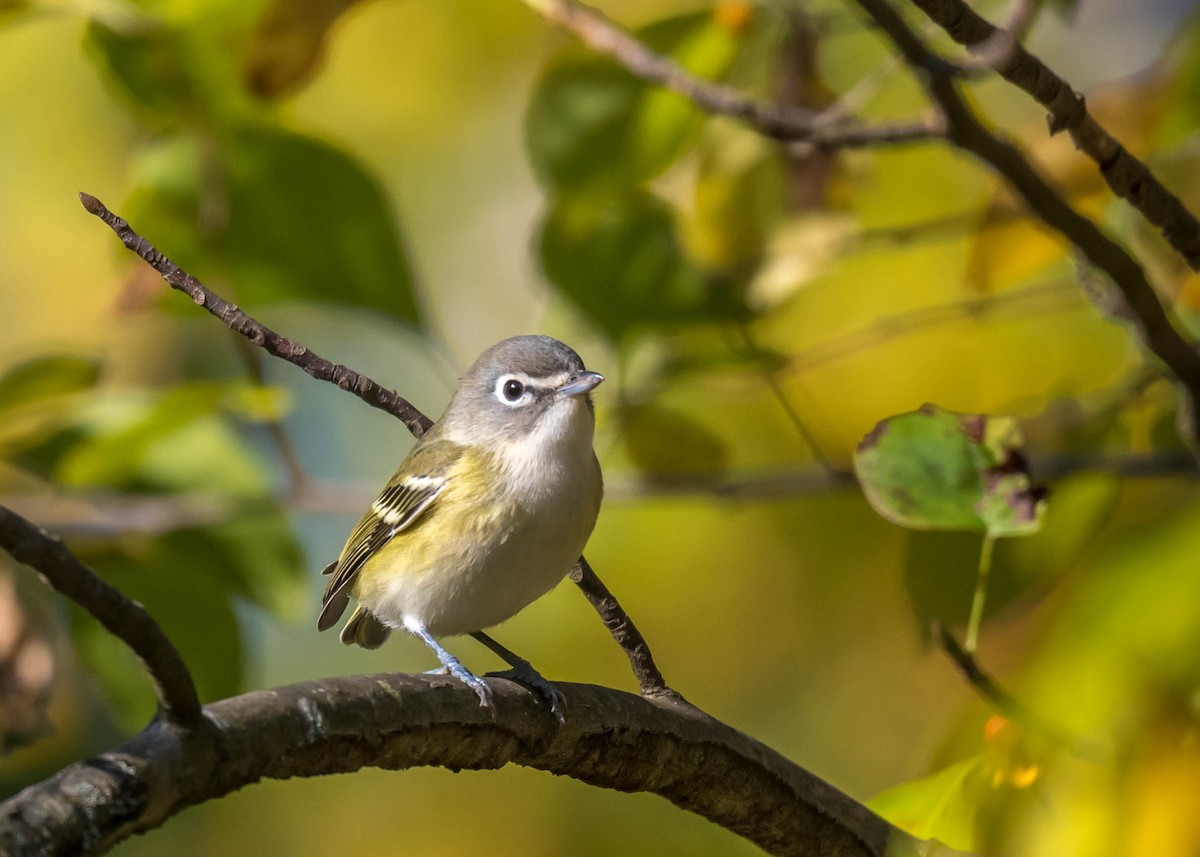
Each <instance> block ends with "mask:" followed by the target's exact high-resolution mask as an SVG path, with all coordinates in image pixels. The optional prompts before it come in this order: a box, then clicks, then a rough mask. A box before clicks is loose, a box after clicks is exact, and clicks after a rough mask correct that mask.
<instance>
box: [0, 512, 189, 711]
mask: <svg viewBox="0 0 1200 857" xmlns="http://www.w3.org/2000/svg"><path fill="white" fill-rule="evenodd" d="M0 547H2V548H4V550H6V551H8V553H9V554H10V555H11V556H12V558H13V559H15V560H16V561H17V562H20V563H24V564H25V565H27V566H29V567H30V568H33V569H34V570H36V571H37V572H38V573H39V574H41V576H42V577H43V578H44V579H45V580H46V581H47V582H48V583H49V584H50V585H51V586H53V587H54V588H55V589H57V590H58V591H59V592H61V593H62V594H63V595H65V596H67V597H68V598H70V599H71V600H72V601H74V602H75V603H76V604H78V605H79V606H81V607H83V609H85V610H87V611H88V613H90V614H91V615H92V616H93V617H95V619H96V620H97V621H98V622H100V624H101V625H103V626H104V627H105V628H106V629H107V630H108V631H109V633H111V634H112V635H113V636H115V637H116V638H117V639H119V640H121V641H123V642H124V643H125V644H126V645H127V646H129V648H131V649H132V650H133V652H134V654H136V655H137V656H138V657H139V658H140V659H141V661H142V664H143V665H144V666H145V668H146V672H147V673H149V675H150V679H151V681H152V682H153V683H154V689H155V692H156V693H157V694H158V704H159V709H160V710H161V712H162V714H163V716H164V717H165V718H167V719H168V720H170V721H172V722H174V723H177V724H179V725H181V726H184V727H189V728H190V727H193V726H195V725H196V724H197V723H198V722H199V718H200V700H199V699H198V698H197V696H196V686H195V684H193V682H192V676H191V673H190V672H188V668H187V664H185V663H184V661H183V657H182V656H181V655H180V654H179V651H178V650H177V649H176V648H175V646H174V645H173V644H172V643H171V641H170V639H168V637H167V635H166V634H165V633H164V632H163V629H162V627H161V626H160V625H159V624H158V623H157V622H156V621H154V618H153V617H152V616H151V615H150V614H149V613H147V612H146V611H145V609H144V608H143V607H142V605H140V604H138V603H137V602H135V601H130V600H129V599H128V598H126V597H125V596H124V595H122V594H121V593H120V592H119V591H118V590H117V589H115V588H113V587H112V586H109V585H108V584H107V583H106V582H104V581H103V580H102V579H101V578H100V577H99V576H98V575H97V574H96V573H95V572H94V571H92V570H91V569H90V568H88V567H87V566H85V565H84V564H83V563H81V562H80V561H79V560H78V559H76V558H75V556H74V555H73V554H72V553H71V552H70V551H69V550H67V548H66V546H65V545H64V544H63V543H62V542H61V541H59V540H58V539H56V538H55V537H54V536H52V535H50V534H49V533H47V532H46V531H45V530H42V529H39V528H38V527H36V526H34V525H33V524H31V523H30V522H29V521H27V520H25V519H24V518H22V517H21V516H20V515H18V514H17V513H16V512H13V511H11V510H10V509H6V508H4V507H3V506H0Z"/></svg>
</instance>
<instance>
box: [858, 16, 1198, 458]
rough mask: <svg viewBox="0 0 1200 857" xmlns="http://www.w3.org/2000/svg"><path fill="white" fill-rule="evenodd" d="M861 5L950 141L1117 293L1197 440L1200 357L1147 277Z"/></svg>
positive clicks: (939, 67)
mask: <svg viewBox="0 0 1200 857" xmlns="http://www.w3.org/2000/svg"><path fill="white" fill-rule="evenodd" d="M914 2H918V0H914ZM858 4H859V5H860V6H861V7H862V8H863V9H864V10H866V12H867V13H868V14H869V15H870V16H871V17H872V18H873V19H874V20H875V22H876V23H877V24H878V25H879V26H880V28H881V29H882V30H883V31H884V32H885V33H886V34H887V35H888V37H889V38H891V40H892V41H893V42H894V43H895V45H896V47H897V48H899V50H900V52H901V54H902V55H903V56H904V58H905V61H906V62H907V63H908V64H909V66H910V67H911V68H913V69H916V70H918V71H919V72H921V73H922V75H923V77H924V83H925V88H926V89H927V91H928V92H929V95H930V97H931V98H932V99H933V100H934V102H935V103H936V104H937V105H938V106H939V107H940V108H941V109H942V113H943V115H944V116H945V120H946V124H947V128H946V131H947V137H948V138H949V139H950V141H951V142H952V143H954V145H956V146H958V147H959V148H961V149H965V150H966V151H968V152H971V153H972V154H974V155H976V156H977V157H978V158H980V159H981V160H983V161H984V162H986V163H987V164H989V165H990V166H991V167H992V168H993V169H995V170H996V171H997V172H998V173H999V174H1000V175H1001V176H1003V177H1004V178H1005V179H1006V180H1007V181H1008V182H1009V184H1011V185H1012V187H1013V188H1014V189H1015V190H1016V191H1017V193H1019V194H1020V195H1021V197H1022V198H1023V199H1024V200H1025V203H1026V204H1027V205H1028V206H1029V208H1030V210H1031V211H1033V212H1035V213H1036V214H1037V215H1038V217H1040V218H1041V219H1042V220H1043V221H1045V222H1046V224H1048V225H1049V226H1050V227H1052V228H1053V229H1055V230H1056V231H1058V232H1059V233H1060V234H1062V235H1063V236H1064V237H1065V238H1067V240H1069V241H1070V242H1071V243H1072V244H1073V245H1074V246H1075V247H1077V248H1078V249H1079V251H1080V252H1081V253H1082V254H1083V255H1084V256H1085V257H1086V258H1087V260H1088V262H1089V263H1090V264H1091V265H1093V266H1094V267H1095V268H1097V269H1098V270H1099V271H1101V272H1103V273H1104V274H1106V275H1107V276H1108V278H1109V279H1110V280H1112V282H1113V283H1114V285H1116V287H1117V288H1118V289H1119V290H1120V292H1121V294H1122V296H1123V297H1124V300H1125V302H1126V304H1127V305H1128V308H1129V310H1130V313H1131V318H1132V320H1133V321H1134V324H1135V325H1136V328H1137V330H1138V332H1139V334H1140V336H1141V339H1142V342H1143V343H1144V345H1145V346H1146V348H1147V349H1148V350H1149V351H1151V352H1152V353H1153V354H1154V355H1155V356H1156V357H1157V358H1158V359H1159V360H1161V361H1162V362H1163V363H1164V364H1165V365H1166V367H1167V368H1168V369H1169V370H1170V371H1171V373H1172V374H1173V375H1174V376H1175V378H1176V380H1178V381H1179V382H1180V383H1181V384H1182V385H1183V386H1184V388H1185V389H1186V390H1187V392H1188V399H1189V401H1188V403H1187V410H1188V414H1189V416H1190V417H1191V418H1192V419H1191V420H1190V424H1191V425H1192V426H1193V427H1194V428H1193V432H1196V433H1200V420H1198V419H1197V418H1196V417H1197V408H1198V407H1200V353H1197V351H1196V349H1195V348H1194V347H1193V346H1192V344H1191V343H1189V342H1188V341H1187V340H1186V339H1185V338H1184V337H1183V335H1182V334H1181V333H1180V332H1179V331H1178V330H1177V329H1176V328H1175V327H1174V325H1172V323H1171V321H1170V319H1169V318H1168V317H1167V313H1166V311H1165V310H1164V309H1163V306H1162V304H1161V303H1160V302H1159V299H1158V295H1157V294H1155V292H1154V288H1153V287H1152V286H1151V285H1150V281H1149V280H1148V279H1147V278H1146V272H1145V271H1144V270H1143V269H1142V267H1141V266H1140V265H1139V264H1138V263H1137V261H1136V260H1134V258H1133V257H1132V256H1130V255H1129V253H1127V252H1126V251H1125V249H1124V248H1123V247H1121V245H1120V244H1118V243H1117V242H1116V241H1114V240H1113V239H1112V238H1110V237H1109V236H1108V235H1106V234H1105V233H1104V232H1103V231H1102V230H1101V229H1100V228H1099V227H1098V226H1097V225H1096V224H1095V223H1093V222H1092V221H1091V220H1089V219H1088V218H1086V217H1084V216H1083V215H1082V214H1080V213H1079V212H1078V211H1076V210H1075V209H1074V208H1072V207H1071V206H1070V205H1069V204H1068V203H1067V202H1066V201H1065V200H1064V199H1063V198H1062V196H1061V195H1059V194H1058V193H1057V192H1056V191H1055V190H1054V189H1053V188H1052V187H1050V185H1049V184H1047V183H1046V181H1045V180H1044V179H1043V178H1042V177H1041V176H1040V175H1038V173H1037V172H1036V171H1035V170H1034V169H1033V167H1032V166H1030V164H1029V162H1028V161H1027V160H1026V159H1025V158H1024V156H1023V155H1022V154H1021V152H1020V151H1018V150H1017V149H1016V147H1014V146H1013V145H1012V144H1011V143H1008V142H1007V141H1005V140H1002V139H1000V138H999V137H997V136H995V135H994V134H992V133H991V132H989V131H988V130H987V128H985V127H984V125H983V123H982V122H981V121H980V120H979V119H978V118H977V117H976V116H975V114H974V113H973V112H972V110H971V108H970V107H969V106H968V105H967V103H966V101H965V100H964V99H963V97H962V96H961V95H960V94H959V92H958V89H957V88H956V84H955V75H956V72H957V70H956V69H955V68H954V66H952V65H951V64H950V63H948V62H946V61H945V60H943V59H941V58H940V57H938V56H936V55H935V54H933V53H932V52H931V51H930V50H929V49H928V48H927V47H926V46H925V44H924V43H923V42H922V41H921V40H920V38H918V37H917V35H916V33H914V32H913V30H912V29H911V28H910V27H909V26H908V24H907V23H906V22H905V21H904V19H903V18H902V17H901V16H900V14H899V13H898V12H897V11H896V10H895V9H894V8H893V7H892V5H891V4H890V3H889V2H888V0H858ZM1198 436H1200V434H1198Z"/></svg>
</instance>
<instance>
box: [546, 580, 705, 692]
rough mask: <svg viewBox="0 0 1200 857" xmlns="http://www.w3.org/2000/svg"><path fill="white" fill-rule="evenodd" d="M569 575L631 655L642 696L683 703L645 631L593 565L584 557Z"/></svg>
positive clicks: (618, 643) (632, 665)
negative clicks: (668, 678)
mask: <svg viewBox="0 0 1200 857" xmlns="http://www.w3.org/2000/svg"><path fill="white" fill-rule="evenodd" d="M568 577H570V578H571V582H572V583H574V584H575V585H576V586H578V587H579V589H580V590H581V591H582V592H583V596H584V597H585V598H586V599H587V600H588V603H589V604H591V605H592V608H593V609H594V610H595V611H596V612H597V613H599V614H600V621H602V622H603V623H604V627H605V628H607V629H608V632H609V633H610V634H612V636H613V639H614V640H616V641H617V645H619V646H620V647H621V648H622V649H624V651H625V655H626V656H627V657H628V658H629V666H630V668H632V669H633V675H634V677H635V678H636V679H637V682H638V687H639V689H640V690H641V693H642V696H646V697H654V698H664V699H672V700H675V701H677V702H682V701H683V697H682V696H680V695H679V694H678V693H677V692H676V691H674V690H672V689H671V688H669V687H668V686H667V682H666V679H664V678H663V674H662V672H661V671H659V669H658V665H657V664H656V663H654V655H652V654H650V646H649V645H648V644H647V643H646V638H645V637H643V636H642V632H641V631H639V630H638V629H637V626H636V625H634V624H633V622H632V621H631V620H630V618H629V614H628V613H626V612H625V610H624V609H623V608H622V607H621V605H620V603H619V602H618V601H617V599H616V597H615V596H614V595H613V594H612V592H610V591H609V589H608V587H607V586H605V585H604V581H602V580H601V579H600V578H599V576H598V575H597V574H596V572H595V571H593V570H592V566H591V565H590V564H589V563H588V561H587V559H585V558H584V557H580V558H579V562H578V563H577V564H576V565H575V567H574V568H572V569H571V571H570V573H569V574H568Z"/></svg>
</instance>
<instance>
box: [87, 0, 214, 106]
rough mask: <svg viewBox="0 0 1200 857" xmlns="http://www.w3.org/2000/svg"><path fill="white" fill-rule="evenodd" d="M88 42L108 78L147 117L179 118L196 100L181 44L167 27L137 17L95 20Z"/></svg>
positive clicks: (88, 47)
mask: <svg viewBox="0 0 1200 857" xmlns="http://www.w3.org/2000/svg"><path fill="white" fill-rule="evenodd" d="M83 38H84V48H85V49H86V50H87V51H88V52H89V53H90V54H91V56H92V58H93V59H94V60H95V61H96V63H97V65H99V66H100V68H101V70H102V71H103V72H104V77H105V79H106V80H107V81H108V82H109V83H110V84H111V85H112V86H113V87H114V88H115V89H116V90H117V92H118V93H119V94H120V95H122V96H124V98H125V100H126V101H128V102H129V103H130V104H132V105H133V106H134V107H136V108H138V109H140V110H141V111H142V112H144V113H147V114H150V115H154V116H157V117H159V118H162V119H174V118H177V117H178V116H179V115H180V113H181V112H182V111H184V110H185V109H186V108H187V106H188V105H190V104H193V103H194V102H195V101H196V91H195V87H194V85H193V81H192V79H191V76H190V74H189V72H188V69H187V67H186V65H185V63H184V59H183V57H184V52H183V50H182V45H181V40H180V39H179V37H178V33H177V32H176V31H175V30H173V29H172V28H171V27H170V26H168V25H167V24H166V23H164V22H162V21H157V20H154V19H152V18H150V17H144V16H139V15H135V14H132V13H131V14H129V15H128V16H122V18H121V19H120V20H107V21H106V20H98V19H93V20H91V21H89V22H88V25H87V29H86V30H85V31H84V37H83Z"/></svg>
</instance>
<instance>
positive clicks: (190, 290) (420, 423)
mask: <svg viewBox="0 0 1200 857" xmlns="http://www.w3.org/2000/svg"><path fill="white" fill-rule="evenodd" d="M79 200H80V201H81V202H82V203H83V207H84V208H86V209H87V210H88V211H89V212H90V213H92V214H94V215H96V216H97V217H99V218H100V219H101V220H103V221H104V222H105V223H107V224H108V226H109V227H110V228H111V229H112V231H113V232H115V233H117V237H118V238H120V239H121V242H122V243H123V244H124V245H125V246H126V247H127V248H128V249H129V250H131V251H133V252H134V253H136V254H137V255H138V256H140V257H141V258H142V259H143V260H144V261H145V262H146V264H148V265H149V266H150V267H152V268H153V269H154V270H156V271H158V272H159V273H160V274H162V278H163V279H164V280H166V281H167V284H168V285H170V286H171V288H173V289H178V290H179V291H181V292H183V293H184V294H186V295H187V296H188V297H190V298H191V299H192V300H193V301H194V302H195V303H196V304H198V305H199V306H202V307H204V308H205V309H206V310H208V311H209V312H210V313H212V314H213V315H215V316H216V317H217V318H219V319H220V320H221V321H223V322H224V323H225V325H226V327H228V328H229V329H230V330H233V331H234V332H235V333H240V334H241V335H242V336H244V337H246V339H248V340H250V342H251V343H253V344H254V345H257V346H258V347H259V348H262V349H265V350H266V352H267V353H268V354H270V355H272V356H274V357H279V358H282V359H283V360H286V361H287V362H289V363H291V364H293V365H295V366H299V367H300V368H301V369H303V370H304V371H305V372H307V373H308V374H309V375H311V376H312V377H314V378H316V379H317V380H318V381H328V382H330V383H331V384H336V385H337V386H339V387H341V388H342V389H343V390H349V391H350V392H352V393H354V395H356V396H358V397H359V398H360V399H362V400H363V401H364V402H366V403H367V404H368V405H372V406H374V407H376V408H379V409H380V410H383V411H387V412H388V413H389V414H391V415H392V416H394V417H396V418H398V419H399V420H400V421H401V422H403V423H404V424H405V425H406V426H408V430H409V431H411V432H412V433H413V434H414V435H416V436H417V437H420V436H421V435H422V434H424V433H425V430H426V429H428V428H429V427H430V426H431V425H433V421H432V420H430V419H429V418H428V417H427V416H425V415H424V414H423V413H421V412H420V411H419V410H417V409H416V408H415V407H413V406H412V405H411V404H410V403H409V402H408V401H407V400H405V399H403V398H401V397H400V396H399V395H397V394H396V392H395V391H394V390H389V389H387V388H386V387H383V386H381V385H379V384H376V383H375V382H374V381H372V380H371V379H370V378H368V377H366V376H365V375H360V374H359V373H358V372H355V371H353V370H351V369H347V368H346V367H345V366H342V365H340V364H338V363H333V362H331V361H329V360H326V359H325V358H323V357H320V356H318V355H317V354H314V353H313V352H312V351H309V350H308V349H307V348H306V347H304V346H303V345H301V344H299V343H297V342H292V341H291V340H290V339H286V338H284V337H282V336H280V335H279V334H278V333H276V332H275V331H273V330H271V329H270V328H269V327H267V326H266V325H265V324H262V323H260V322H258V321H256V320H255V319H253V318H251V317H250V316H248V315H246V314H245V313H244V312H242V311H241V310H240V309H238V308H237V305H236V304H231V303H230V302H229V301H227V300H225V299H224V298H223V297H221V296H220V295H218V294H216V293H215V292H212V291H210V290H209V289H208V288H206V287H205V286H204V284H203V283H201V282H200V281H199V280H197V279H196V278H195V277H193V276H192V275H191V274H189V273H188V272H187V271H184V270H183V269H182V268H180V267H179V266H178V265H176V264H175V263H174V262H172V261H171V260H170V259H168V258H167V257H166V256H164V255H163V254H162V253H159V252H158V251H157V250H156V249H154V246H153V245H152V244H151V243H150V242H149V241H147V240H146V239H145V238H143V237H142V236H140V235H138V234H137V233H136V232H134V231H133V230H132V229H130V228H129V224H128V223H127V222H126V221H125V220H124V219H123V218H121V217H118V216H117V215H115V214H113V213H112V212H111V211H109V210H108V209H107V208H106V207H105V206H104V203H102V202H101V201H100V200H98V199H96V197H94V196H92V195H91V194H87V193H80V194H79Z"/></svg>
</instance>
